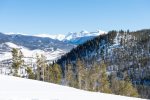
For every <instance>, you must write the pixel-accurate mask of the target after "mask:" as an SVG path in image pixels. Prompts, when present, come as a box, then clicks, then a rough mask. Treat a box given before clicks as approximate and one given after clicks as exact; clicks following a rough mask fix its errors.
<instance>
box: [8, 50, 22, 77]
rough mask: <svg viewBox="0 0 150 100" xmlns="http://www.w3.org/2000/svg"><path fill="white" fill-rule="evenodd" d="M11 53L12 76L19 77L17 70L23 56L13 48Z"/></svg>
mask: <svg viewBox="0 0 150 100" xmlns="http://www.w3.org/2000/svg"><path fill="white" fill-rule="evenodd" d="M11 52H12V68H13V69H14V72H13V75H14V76H19V75H18V70H19V68H20V67H21V66H22V65H23V63H24V60H23V54H22V52H21V51H20V50H18V49H16V48H13V49H12V51H11Z"/></svg>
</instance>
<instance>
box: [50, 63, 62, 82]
mask: <svg viewBox="0 0 150 100" xmlns="http://www.w3.org/2000/svg"><path fill="white" fill-rule="evenodd" d="M49 71H50V72H49V75H50V76H49V77H50V82H52V83H56V84H60V83H61V79H62V70H61V68H60V66H59V65H58V64H56V63H55V64H53V65H50V67H49Z"/></svg>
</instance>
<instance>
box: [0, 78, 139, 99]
mask: <svg viewBox="0 0 150 100" xmlns="http://www.w3.org/2000/svg"><path fill="white" fill-rule="evenodd" d="M0 80H1V82H0V100H100V99H106V100H109V99H110V98H111V99H114V100H141V99H140V98H132V97H125V96H117V95H112V94H105V93H98V92H88V91H83V90H79V89H75V88H71V87H67V86H61V85H56V84H52V83H47V82H41V81H36V80H30V79H23V78H19V77H13V76H5V75H0Z"/></svg>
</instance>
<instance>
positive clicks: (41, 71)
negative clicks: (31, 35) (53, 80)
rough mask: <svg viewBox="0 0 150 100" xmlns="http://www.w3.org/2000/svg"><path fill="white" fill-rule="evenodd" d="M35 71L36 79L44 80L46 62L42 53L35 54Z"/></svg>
mask: <svg viewBox="0 0 150 100" xmlns="http://www.w3.org/2000/svg"><path fill="white" fill-rule="evenodd" d="M36 65H37V73H36V79H37V80H42V81H45V70H46V67H47V63H46V57H45V56H44V55H40V56H39V55H37V61H36Z"/></svg>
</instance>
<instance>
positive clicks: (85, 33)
mask: <svg viewBox="0 0 150 100" xmlns="http://www.w3.org/2000/svg"><path fill="white" fill-rule="evenodd" d="M105 33H106V32H104V31H101V30H97V31H96V32H88V31H85V30H84V31H81V32H79V33H77V32H75V33H73V32H69V33H68V34H67V35H66V36H65V38H64V39H63V40H74V39H76V38H81V37H91V36H92V37H93V36H98V35H101V34H105Z"/></svg>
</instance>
